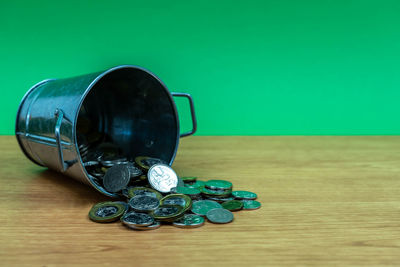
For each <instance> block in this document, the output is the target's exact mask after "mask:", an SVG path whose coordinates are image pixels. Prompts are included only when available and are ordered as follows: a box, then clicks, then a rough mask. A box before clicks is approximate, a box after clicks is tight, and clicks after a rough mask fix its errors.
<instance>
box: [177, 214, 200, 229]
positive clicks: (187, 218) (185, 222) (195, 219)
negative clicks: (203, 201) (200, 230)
mask: <svg viewBox="0 0 400 267" xmlns="http://www.w3.org/2000/svg"><path fill="white" fill-rule="evenodd" d="M204 221H205V220H204V218H203V217H201V216H199V215H195V214H185V215H184V216H183V217H182V218H181V219H179V220H176V221H174V222H173V223H172V225H174V226H176V227H179V228H197V227H200V226H203V225H204Z"/></svg>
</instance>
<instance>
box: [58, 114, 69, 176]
mask: <svg viewBox="0 0 400 267" xmlns="http://www.w3.org/2000/svg"><path fill="white" fill-rule="evenodd" d="M54 116H55V118H56V119H57V121H56V126H55V127H54V135H55V136H56V145H57V150H58V160H59V162H60V166H61V168H60V171H61V172H65V171H66V170H67V169H68V168H69V166H70V165H69V164H68V163H67V162H65V161H64V155H63V152H62V144H61V135H60V130H61V125H62V121H63V119H64V118H65V117H64V112H63V111H62V110H61V109H58V108H57V109H56V110H55V111H54Z"/></svg>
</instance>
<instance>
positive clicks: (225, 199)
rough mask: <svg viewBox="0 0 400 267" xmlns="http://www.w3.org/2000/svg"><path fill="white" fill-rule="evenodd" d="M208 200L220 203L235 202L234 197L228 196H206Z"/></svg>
mask: <svg viewBox="0 0 400 267" xmlns="http://www.w3.org/2000/svg"><path fill="white" fill-rule="evenodd" d="M206 197H207V199H209V200H214V201H216V202H218V203H224V202H227V201H231V200H235V198H234V197H233V196H227V197H211V196H206Z"/></svg>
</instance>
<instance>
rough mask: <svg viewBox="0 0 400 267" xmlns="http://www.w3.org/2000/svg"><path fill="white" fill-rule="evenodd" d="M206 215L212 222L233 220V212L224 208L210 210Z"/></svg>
mask: <svg viewBox="0 0 400 267" xmlns="http://www.w3.org/2000/svg"><path fill="white" fill-rule="evenodd" d="M206 217H207V219H208V220H209V221H210V222H212V223H230V222H231V221H233V214H232V212H230V211H229V210H227V209H223V208H220V209H218V208H217V209H212V210H209V211H208V212H207V214H206Z"/></svg>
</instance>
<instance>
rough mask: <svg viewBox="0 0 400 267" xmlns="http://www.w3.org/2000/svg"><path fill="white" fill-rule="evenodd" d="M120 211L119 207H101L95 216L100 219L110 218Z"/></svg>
mask: <svg viewBox="0 0 400 267" xmlns="http://www.w3.org/2000/svg"><path fill="white" fill-rule="evenodd" d="M117 211H118V208H117V207H114V206H104V207H100V208H99V209H98V210H97V211H96V212H95V215H96V216H98V217H102V218H104V217H108V216H111V215H114V214H116V213H117Z"/></svg>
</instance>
